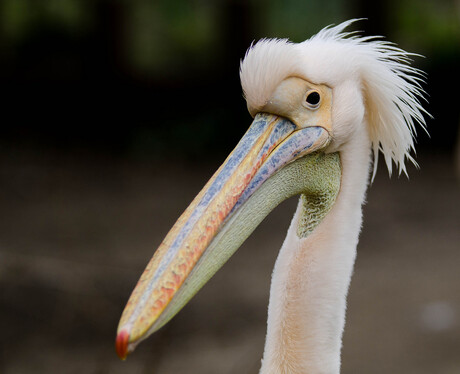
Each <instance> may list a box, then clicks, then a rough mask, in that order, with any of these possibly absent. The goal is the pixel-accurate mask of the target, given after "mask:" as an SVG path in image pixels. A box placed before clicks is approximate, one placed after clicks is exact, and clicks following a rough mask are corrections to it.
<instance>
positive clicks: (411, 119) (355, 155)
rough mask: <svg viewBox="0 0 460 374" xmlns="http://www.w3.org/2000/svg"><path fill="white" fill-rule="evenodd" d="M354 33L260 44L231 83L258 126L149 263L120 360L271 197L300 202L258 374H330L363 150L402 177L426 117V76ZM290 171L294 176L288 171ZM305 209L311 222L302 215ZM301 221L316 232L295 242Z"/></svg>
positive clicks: (127, 319)
mask: <svg viewBox="0 0 460 374" xmlns="http://www.w3.org/2000/svg"><path fill="white" fill-rule="evenodd" d="M352 22H354V20H351V21H347V22H344V23H342V24H340V25H338V26H335V27H329V28H325V29H323V30H322V31H320V32H319V33H318V34H317V35H315V36H313V37H312V38H310V39H308V40H306V41H305V42H303V43H299V44H294V43H291V42H289V41H287V40H284V39H272V40H269V39H264V40H261V41H260V42H258V43H257V44H255V45H253V46H252V47H251V48H250V49H249V50H248V52H247V54H246V56H245V58H244V60H243V61H242V63H241V70H240V75H241V83H242V86H243V91H244V95H245V97H246V100H247V105H248V109H249V111H250V113H251V114H252V115H253V116H255V120H254V122H253V124H252V125H251V127H250V129H249V130H248V131H247V133H246V134H245V136H244V137H243V139H242V140H241V141H240V143H239V144H238V146H237V147H236V148H235V151H234V152H232V154H231V155H230V156H229V157H228V158H227V160H226V161H225V163H224V164H223V165H222V167H221V168H220V169H219V170H218V171H217V172H216V174H215V175H214V176H213V177H212V178H211V180H210V181H209V182H208V184H207V185H206V186H205V187H204V189H203V190H202V191H201V192H200V194H199V195H198V196H197V197H196V198H195V200H194V201H193V202H192V204H191V205H190V207H189V208H188V209H187V210H186V211H185V213H184V214H183V216H182V217H181V218H179V220H178V221H177V223H176V225H175V226H174V227H173V228H172V230H171V231H170V233H169V234H168V236H167V237H166V238H165V240H164V241H163V242H162V244H161V246H160V248H159V250H158V251H157V252H156V253H155V255H154V257H153V258H152V260H151V262H150V264H149V265H148V266H147V268H146V270H145V272H144V274H143V275H142V277H141V280H140V281H139V283H138V285H137V287H136V289H135V290H134V292H133V294H132V296H131V299H130V301H129V302H128V305H127V307H126V309H125V312H124V314H123V316H122V319H121V322H120V325H119V330H118V336H117V351H118V353H119V355H120V357H122V358H124V357H126V355H127V354H128V353H129V352H130V351H132V350H133V349H134V347H135V346H136V345H137V344H138V343H139V342H140V341H141V340H143V339H145V338H146V337H147V336H148V335H149V334H150V333H152V332H154V331H155V330H157V329H158V328H160V327H161V326H162V325H163V324H164V323H166V322H167V321H168V320H169V319H170V318H172V316H173V315H174V314H175V313H177V311H178V310H179V309H180V308H181V307H182V306H183V305H184V304H185V303H186V302H187V301H188V300H189V299H190V297H191V296H192V295H193V294H194V293H195V292H197V290H198V289H199V288H200V287H201V286H202V285H203V284H204V283H205V282H206V281H207V280H208V279H209V278H210V277H211V276H212V274H214V272H215V271H217V269H218V268H219V267H220V266H222V265H223V263H224V262H225V261H226V260H227V259H228V257H229V256H230V255H231V254H232V253H233V251H235V250H236V249H237V248H238V247H239V246H240V245H241V243H242V242H243V241H244V239H245V238H246V237H247V235H249V234H250V232H251V230H253V229H254V228H255V227H256V226H257V224H258V222H260V221H261V220H262V219H263V217H264V216H265V215H266V214H268V212H269V210H270V209H273V207H274V206H276V204H277V203H279V201H278V200H277V197H279V196H281V197H282V198H287V197H288V195H289V196H292V195H294V194H298V193H302V194H303V198H301V200H300V201H299V205H298V209H297V212H296V214H295V216H294V218H293V220H292V223H291V226H290V228H289V231H288V234H287V237H286V239H285V241H284V244H283V247H282V248H281V250H280V253H279V255H278V258H277V261H276V264H275V268H274V271H273V275H272V283H271V290H270V303H269V308H268V321H267V337H266V342H265V350H264V357H263V361H262V367H261V371H260V372H261V374H280V373H292V374H301V373H327V374H338V373H339V371H340V350H341V345H342V333H343V327H344V324H345V310H346V297H347V292H348V288H349V284H350V279H351V274H352V271H353V265H354V261H355V257H356V246H357V243H358V237H359V232H360V229H361V223H362V204H363V202H364V199H365V193H366V188H367V185H368V181H369V174H370V169H371V164H372V153H373V160H374V162H373V175H374V176H375V172H376V168H377V160H378V154H379V152H382V154H383V156H384V158H385V162H386V164H387V167H388V170H389V172H390V174H391V171H392V162H395V164H396V166H397V167H398V169H399V172H400V173H401V172H405V173H406V166H405V162H406V160H410V161H412V162H414V163H415V161H414V160H413V158H412V157H411V155H410V153H411V151H413V149H414V140H413V138H414V135H415V131H416V125H417V124H418V125H420V126H421V127H422V128H425V119H424V114H427V113H426V112H425V110H424V109H423V107H422V106H421V104H420V101H419V99H420V98H422V97H423V90H422V88H421V86H420V81H421V80H422V78H423V74H422V73H421V72H420V71H419V70H417V69H415V68H413V67H411V66H410V65H409V61H410V56H411V54H410V53H407V52H405V51H403V50H402V49H399V48H397V47H396V46H394V45H393V44H391V43H388V42H384V41H381V40H379V39H376V38H372V37H360V36H358V35H356V34H354V33H345V32H344V31H343V30H344V29H345V28H346V27H347V26H349V25H350V24H351V23H352ZM312 94H313V95H312ZM261 112H263V113H261ZM323 153H336V154H334V155H324V154H323ZM315 157H317V158H315ZM333 158H334V159H335V160H336V161H337V163H336V165H337V168H336V169H334V170H336V171H337V170H338V171H337V172H336V173H334V172H331V171H330V170H332V169H331V168H330V167H331V165H332V164H331V162H332V161H331V160H332V159H333ZM319 160H323V163H322V164H321V161H319ZM325 160H329V161H325ZM310 161H311V162H310ZM297 162H299V163H297ZM300 162H306V163H304V164H300ZM327 162H330V163H329V164H328V163H327ZM292 163H297V164H296V165H304V166H303V168H302V169H299V170H301V171H299V172H292V174H289V173H291V172H290V171H289V170H294V169H290V168H289V167H287V166H286V165H291V166H292ZM307 163H308V165H307ZM313 165H315V166H313ZM318 165H322V167H319V166H318ZM285 166H286V168H285ZM316 167H318V168H319V169H317V170H319V171H318V172H317V173H316V174H315V173H312V170H314V169H315V168H316ZM283 168H285V169H283ZM284 170H286V174H282V173H281V171H284ZM328 170H329V171H328ZM328 173H329V174H328ZM310 177H311V178H312V180H311V182H310V181H308V178H310ZM270 181H272V182H273V183H272V184H270V183H269V182H270ZM308 183H311V186H314V187H315V186H316V187H317V188H316V189H315V188H312V189H310V185H308ZM267 186H268V187H267ZM273 186H275V187H273ZM297 186H300V187H298V188H297ZM318 186H319V187H318ZM334 186H336V188H335V187H334ZM264 187H266V189H265V190H264ZM272 187H273V190H272V189H271V188H272ZM254 191H256V192H254ZM245 193H247V195H246V194H245ZM257 193H259V195H257ZM251 194H252V195H251ZM256 196H257V197H256ZM261 196H262V197H261ZM246 197H247V198H246ZM251 199H253V200H251ZM254 201H255V202H256V203H253V202H254ZM331 201H332V202H331ZM312 202H313V203H312ZM315 202H316V203H317V205H316V207H315V209H317V210H315V209H313V208H311V207H312V206H313V205H314V203H315ZM327 202H331V204H330V205H328V203H327ZM252 203H253V204H257V205H251V204H252ZM309 203H310V204H311V205H308V204H309ZM238 206H239V208H238ZM308 209H311V210H310V211H309V210H308ZM313 211H315V212H316V211H319V212H321V218H320V219H318V220H316V221H315V220H314V219H312V218H311V217H312V215H308V214H304V213H305V212H313ZM242 212H243V213H242ZM242 217H243V218H242ZM308 219H310V220H311V221H315V222H314V224H313V226H312V227H313V228H312V229H311V230H310V231H308V233H307V234H302V233H299V232H300V231H298V228H302V227H304V226H307V225H308V224H310V223H311V222H307V221H308ZM241 223H242V225H243V226H244V227H243V226H241Z"/></svg>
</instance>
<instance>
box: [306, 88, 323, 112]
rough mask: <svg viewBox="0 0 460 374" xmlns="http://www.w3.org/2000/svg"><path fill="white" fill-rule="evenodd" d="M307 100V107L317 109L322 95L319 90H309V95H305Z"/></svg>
mask: <svg viewBox="0 0 460 374" xmlns="http://www.w3.org/2000/svg"><path fill="white" fill-rule="evenodd" d="M305 102H306V104H307V107H308V108H310V109H316V108H318V107H319V103H320V102H321V96H320V94H319V92H318V91H310V92H307V96H306V97H305Z"/></svg>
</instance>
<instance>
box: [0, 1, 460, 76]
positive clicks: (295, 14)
mask: <svg viewBox="0 0 460 374" xmlns="http://www.w3.org/2000/svg"><path fill="white" fill-rule="evenodd" d="M99 2H100V1H99ZM99 2H98V1H89V0H39V1H37V0H3V1H2V2H1V3H0V23H1V31H2V34H3V37H2V44H3V46H2V50H4V49H5V48H3V47H5V45H6V46H10V47H11V46H12V47H14V45H15V44H17V43H21V42H23V41H24V40H25V39H27V38H28V37H30V35H31V34H33V33H34V32H35V31H36V29H37V28H40V27H43V26H44V25H48V26H49V25H52V26H53V27H56V28H60V29H62V30H63V31H65V32H68V33H72V34H85V33H87V32H88V30H89V29H90V28H91V27H92V24H93V22H94V14H95V11H96V5H97V3H99ZM112 3H117V4H118V6H120V7H121V9H122V11H123V17H124V20H123V25H122V26H123V27H122V30H121V32H122V40H121V42H122V43H123V45H122V46H120V48H122V50H123V54H124V58H125V60H126V61H127V63H128V64H129V65H130V66H132V68H134V69H135V70H137V71H139V72H141V73H145V74H149V75H156V74H160V75H161V74H171V72H173V71H175V70H177V69H182V68H185V67H186V66H187V65H188V63H189V59H190V58H192V59H193V60H194V63H195V64H198V65H200V66H203V67H205V66H206V65H210V64H213V63H215V62H216V58H215V56H216V54H218V53H219V51H222V49H223V48H225V47H226V46H225V45H221V40H222V38H221V35H222V32H223V30H222V27H221V24H222V18H223V17H225V14H223V13H224V12H225V4H227V3H230V2H229V1H224V0H220V1H206V0H155V1H152V0H131V1H128V0H124V1H122V0H113V1H112ZM353 4H354V3H353V2H350V1H347V0H330V1H319V0H315V1H298V0H284V1H280V0H268V1H263V0H248V1H247V2H246V6H247V7H248V8H249V9H251V12H252V17H253V18H254V24H253V25H252V28H253V30H252V31H253V33H254V35H253V36H254V39H256V38H259V37H281V38H285V37H287V38H290V39H292V40H293V41H296V42H300V41H302V40H304V39H305V38H306V37H308V36H310V35H312V34H313V33H315V32H316V31H318V30H319V29H321V28H322V27H324V26H325V25H328V24H332V23H335V24H336V23H339V22H341V21H343V20H345V19H347V18H351V17H354V14H353V13H354V9H355V7H354V6H353ZM458 4H459V3H458V2H457V1H454V0H448V1H439V0H399V1H391V2H389V5H388V6H387V7H388V8H389V9H390V11H389V14H388V17H387V18H389V19H390V20H391V25H389V29H391V32H392V33H393V34H397V35H398V40H399V41H400V44H401V43H402V44H408V45H410V46H411V47H413V49H414V50H418V51H420V50H422V52H424V51H427V50H428V51H429V50H431V49H432V48H436V49H456V48H458V46H459V43H460V22H459V19H460V5H458ZM231 22H232V23H233V24H234V27H235V28H238V27H240V24H239V20H238V19H235V20H231ZM363 28H365V26H363ZM3 52H5V51H3ZM197 56H198V57H197Z"/></svg>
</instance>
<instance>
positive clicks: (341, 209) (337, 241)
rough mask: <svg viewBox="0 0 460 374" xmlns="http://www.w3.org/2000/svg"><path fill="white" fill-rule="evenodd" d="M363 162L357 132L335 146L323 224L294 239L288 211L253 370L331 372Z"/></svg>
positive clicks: (365, 151) (358, 218) (362, 140)
mask: <svg viewBox="0 0 460 374" xmlns="http://www.w3.org/2000/svg"><path fill="white" fill-rule="evenodd" d="M370 160H371V159H370V140H369V138H368V135H367V134H366V132H365V131H363V132H362V133H361V134H360V135H357V136H355V137H354V138H353V140H352V141H351V142H350V143H349V144H347V145H346V146H344V149H343V150H342V151H341V163H342V182H341V189H340V192H339V195H338V196H337V200H336V203H335V204H334V206H333V208H332V210H331V211H330V212H329V214H328V215H327V216H326V217H325V218H324V220H323V222H322V223H320V225H319V226H318V227H317V228H316V229H315V230H314V231H313V233H312V234H310V235H309V236H308V237H307V238H304V239H299V238H298V237H297V235H296V229H297V221H298V215H299V209H298V210H297V212H296V214H295V215H294V218H293V220H292V222H291V226H290V228H289V231H288V234H287V237H286V239H285V242H284V244H283V246H282V248H281V250H280V253H279V255H278V259H277V261H276V264H275V268H274V271H273V275H272V284H271V290H270V303H269V309H268V322H267V325H268V326H267V328H268V329H267V338H266V343H265V352H264V358H263V361H262V368H261V371H260V373H261V374H275V373H276V374H279V373H291V374H296V373H303V374H305V373H328V374H337V373H339V371H340V350H341V344H342V343H341V341H342V332H343V327H344V321H345V309H346V296H347V292H348V287H349V283H350V278H351V274H352V271H353V264H354V260H355V255H356V245H357V243H358V236H359V231H360V228H361V222H362V213H361V206H362V203H363V201H364V197H365V191H366V187H367V183H368V174H369V167H370Z"/></svg>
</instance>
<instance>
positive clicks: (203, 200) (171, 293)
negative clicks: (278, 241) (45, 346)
mask: <svg viewBox="0 0 460 374" xmlns="http://www.w3.org/2000/svg"><path fill="white" fill-rule="evenodd" d="M329 141H330V136H329V133H328V131H327V130H325V129H324V128H322V127H304V128H301V127H298V126H296V125H295V124H294V123H293V122H291V121H290V120H288V119H286V118H284V117H280V116H276V115H272V114H266V113H259V114H257V115H256V116H255V119H254V121H253V123H252V125H251V126H250V128H249V129H248V131H247V132H246V134H245V135H244V136H243V138H242V139H241V140H240V142H239V143H238V145H237V146H236V148H235V149H234V150H233V152H232V153H231V154H230V155H229V156H228V158H227V159H226V160H225V162H224V163H223V165H222V166H221V167H220V168H219V169H218V170H217V172H216V173H215V174H214V175H213V177H212V178H211V179H210V180H209V182H208V183H207V184H206V185H205V187H204V188H203V190H202V191H201V192H200V193H199V194H198V196H196V198H195V199H194V200H193V201H192V203H191V204H190V206H189V207H188V208H187V209H186V210H185V212H184V213H183V214H182V216H181V217H180V218H179V219H178V221H177V222H176V223H175V225H174V226H173V227H172V229H171V231H170V232H169V233H168V235H167V236H166V238H165V239H164V240H163V242H162V243H161V244H160V247H159V248H158V249H157V251H156V252H155V254H154V256H153V258H152V259H151V260H150V262H149V264H148V265H147V268H146V269H145V271H144V273H143V274H142V276H141V278H140V280H139V282H138V283H137V285H136V288H135V289H134V291H133V293H132V294H131V297H130V299H129V301H128V304H127V305H126V308H125V310H124V312H123V315H122V317H121V320H120V324H119V327H118V335H117V339H116V350H117V353H118V355H119V356H120V358H121V359H125V358H126V356H127V355H128V353H130V352H132V351H133V350H134V348H135V347H136V345H137V344H138V343H139V342H140V341H142V340H144V339H145V338H147V336H149V335H150V334H151V333H153V332H154V331H156V330H158V329H159V328H160V327H161V326H163V325H164V324H165V323H166V322H168V321H169V320H170V319H171V318H172V317H173V316H174V315H175V314H176V313H177V312H178V311H179V310H180V309H181V308H182V307H183V306H184V305H185V304H186V303H187V302H188V301H189V300H190V298H191V297H192V296H193V295H194V294H195V293H196V292H197V291H198V290H199V289H200V288H201V287H202V286H203V285H204V283H206V281H207V280H209V279H210V278H211V276H212V275H213V274H215V272H216V271H217V270H218V269H219V268H220V267H221V266H222V265H223V264H224V263H225V262H226V261H227V259H228V258H229V257H230V256H231V255H232V254H233V253H234V252H235V251H236V249H238V247H239V246H240V245H241V244H242V243H243V241H244V240H245V239H246V238H247V237H248V236H249V235H250V234H251V232H252V231H253V230H254V229H255V228H256V227H257V225H258V224H259V223H260V222H261V221H262V220H263V218H264V217H265V216H266V215H267V214H268V213H269V212H270V211H271V210H272V209H273V208H274V207H275V206H276V205H278V204H279V203H280V202H281V201H283V200H285V199H286V198H288V197H290V196H292V195H294V194H299V193H303V192H304V189H305V184H304V183H303V182H302V180H303V179H304V178H308V170H306V169H305V165H304V164H302V165H303V166H302V165H300V164H296V162H297V161H299V160H302V159H305V158H306V157H305V156H306V155H307V154H312V153H313V152H315V151H319V150H322V149H324V148H325V147H326V146H327V145H328V144H329ZM322 156H324V157H327V156H325V155H324V154H322V153H319V152H316V153H314V154H313V155H310V156H308V157H313V158H315V157H316V159H315V160H316V161H314V163H316V164H317V163H318V162H319V161H318V160H319V158H318V157H322ZM296 160H297V161H296ZM295 165H300V166H295ZM295 167H297V169H295V170H294V169H293V168H295ZM302 167H304V169H302ZM319 168H320V167H319ZM287 169H289V170H291V171H290V172H289V174H286V175H287V176H286V175H284V174H282V171H283V170H287ZM293 170H294V171H293ZM318 173H321V171H319V172H318ZM318 175H320V174H318ZM286 178H290V179H289V183H286ZM318 178H319V177H318Z"/></svg>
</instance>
